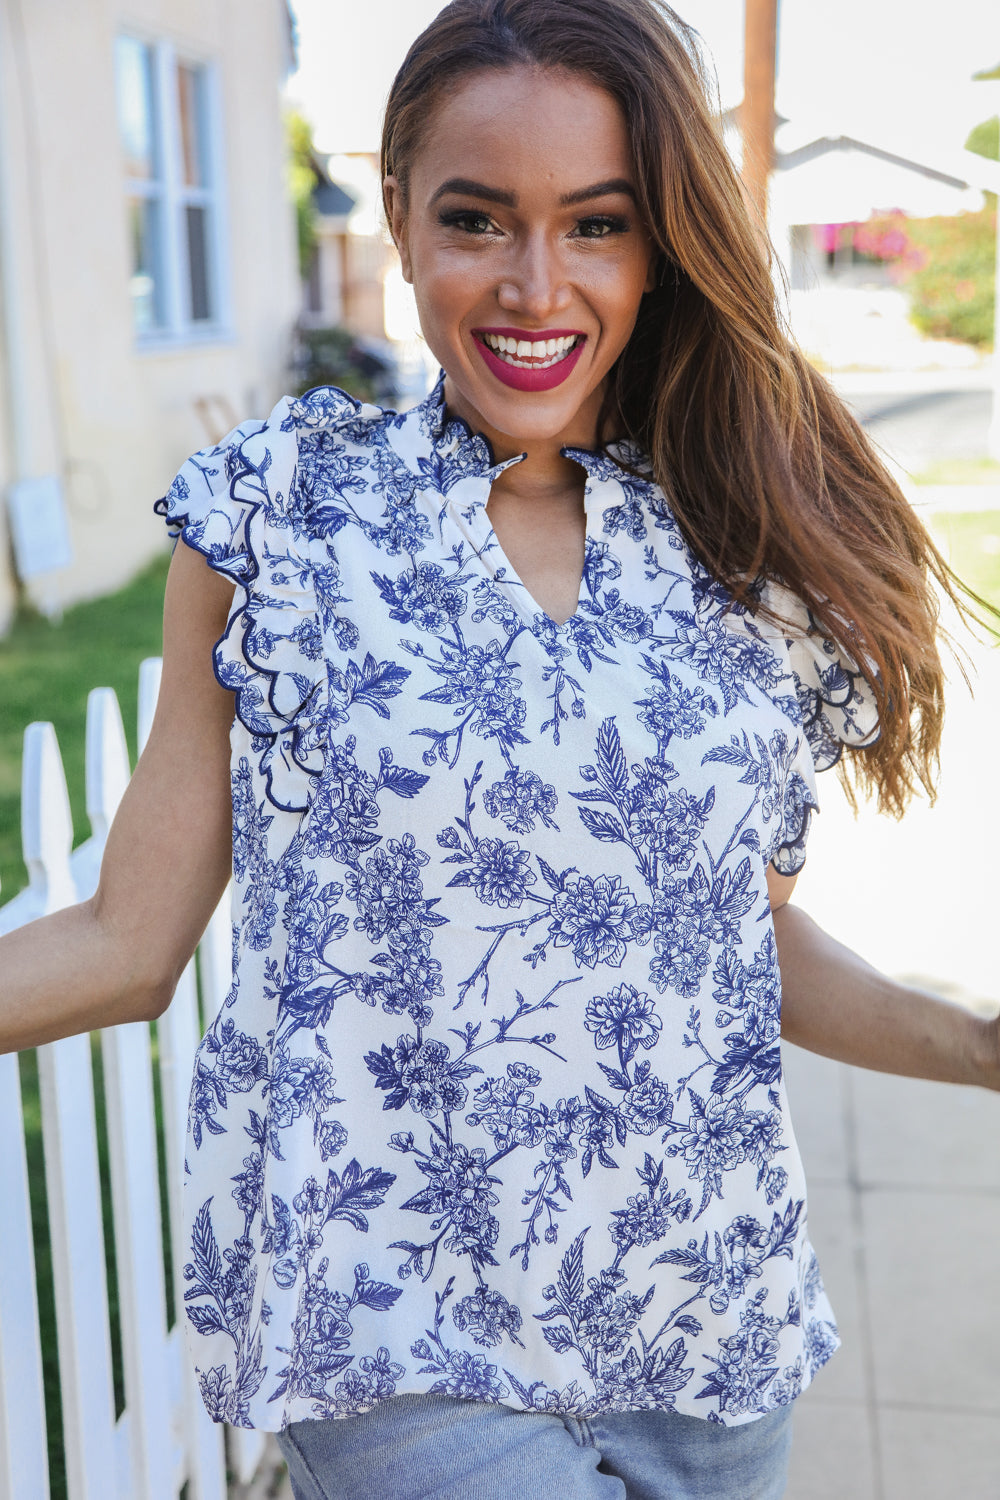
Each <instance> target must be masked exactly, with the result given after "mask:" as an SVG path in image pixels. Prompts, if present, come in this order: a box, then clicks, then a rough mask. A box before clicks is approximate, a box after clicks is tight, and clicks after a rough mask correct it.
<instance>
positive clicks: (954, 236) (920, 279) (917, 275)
mask: <svg viewBox="0 0 1000 1500" xmlns="http://www.w3.org/2000/svg"><path fill="white" fill-rule="evenodd" d="M996 223H997V212H996V208H995V206H994V207H992V208H984V209H982V210H980V212H979V213H975V214H955V215H954V216H952V217H949V218H938V219H911V220H910V221H909V223H908V224H907V226H906V228H907V239H908V241H909V247H908V250H907V254H906V256H905V257H904V281H905V282H906V283H907V284H908V286H909V291H910V298H911V301H910V317H911V319H912V320H913V322H914V323H915V324H916V326H917V327H918V328H919V329H920V331H921V332H922V333H926V334H929V335H930V336H931V337H932V338H942V339H961V340H962V342H963V343H967V344H975V345H977V346H978V347H980V348H988V347H990V346H991V345H992V342H993V303H994V296H995V285H994V283H995V280H996V270H995V266H996V248H995V247H996Z"/></svg>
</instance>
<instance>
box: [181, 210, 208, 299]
mask: <svg viewBox="0 0 1000 1500" xmlns="http://www.w3.org/2000/svg"><path fill="white" fill-rule="evenodd" d="M184 214H185V217H186V219H187V246H188V283H189V290H190V299H191V321H192V323H201V322H204V321H205V320H206V319H208V318H211V316H212V307H211V296H210V289H209V284H208V211H207V210H206V209H204V208H201V207H200V206H198V205H195V204H189V205H188V206H187V208H185V210H184Z"/></svg>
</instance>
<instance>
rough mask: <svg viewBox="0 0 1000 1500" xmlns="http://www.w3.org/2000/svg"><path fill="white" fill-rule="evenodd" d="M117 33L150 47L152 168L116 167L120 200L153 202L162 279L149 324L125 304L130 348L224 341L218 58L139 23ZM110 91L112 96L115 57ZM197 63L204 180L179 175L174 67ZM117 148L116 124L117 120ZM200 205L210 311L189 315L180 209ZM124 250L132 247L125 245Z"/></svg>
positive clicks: (226, 306)
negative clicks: (157, 312) (154, 318)
mask: <svg viewBox="0 0 1000 1500" xmlns="http://www.w3.org/2000/svg"><path fill="white" fill-rule="evenodd" d="M118 41H127V42H133V43H137V44H138V45H140V46H142V47H145V48H147V49H148V51H149V55H150V77H151V83H152V89H151V93H152V126H153V144H154V152H155V158H156V167H157V175H156V176H155V177H151V178H137V177H130V176H128V174H127V173H125V174H123V186H124V203H125V206H126V230H127V232H128V224H127V205H128V202H129V200H130V199H133V198H143V199H146V200H150V201H154V202H156V203H157V204H158V205H159V217H160V223H159V226H158V235H157V244H156V247H155V248H156V263H157V265H158V269H159V273H160V278H161V284H160V287H159V302H160V306H161V308H162V317H163V321H162V323H160V324H157V325H156V326H153V327H150V328H139V327H137V326H136V321H135V316H134V311H132V308H131V307H130V313H131V322H132V339H133V345H134V347H135V349H136V351H138V352H141V353H145V352H157V351H160V350H163V349H170V348H178V347H181V346H185V345H191V344H205V343H219V342H226V341H229V340H231V338H232V330H231V322H232V302H231V286H230V278H229V256H228V222H227V217H226V194H225V184H226V173H225V159H224V154H223V113H222V101H221V89H220V81H219V69H218V65H217V64H216V63H215V62H214V61H213V60H212V59H210V58H206V57H205V56H203V55H200V54H199V53H198V51H197V49H196V48H190V47H182V46H178V45H177V44H176V43H175V42H173V41H171V40H169V39H166V38H164V37H162V36H161V37H155V36H151V35H150V34H149V33H148V32H145V31H144V30H143V29H142V28H141V27H122V28H121V29H120V30H119V31H118V32H117V33H116V44H117V42H118ZM115 67H116V79H115V99H116V114H117V104H118V97H119V96H118V88H119V83H118V77H117V59H116V64H115ZM179 67H188V68H193V69H197V70H198V71H199V73H200V75H201V81H200V87H201V90H202V100H201V111H200V113H201V121H200V123H201V125H202V126H203V128H204V133H205V138H204V141H203V142H202V148H203V159H204V170H205V177H206V181H205V184H204V186H201V187H191V186H189V185H188V184H187V183H186V182H185V181H184V161H183V142H182V139H181V117H180V107H179V103H178V97H177V96H178V68H179ZM118 140H119V151H121V127H120V124H119V125H118ZM189 207H199V208H203V209H204V210H205V225H206V228H205V249H206V255H205V261H206V278H207V282H208V294H209V306H210V311H211V316H210V317H208V318H199V319H193V318H192V317H191V316H190V309H189V302H190V294H191V268H190V263H189V255H188V235H187V209H188V208H189ZM129 254H130V258H131V251H130V252H129Z"/></svg>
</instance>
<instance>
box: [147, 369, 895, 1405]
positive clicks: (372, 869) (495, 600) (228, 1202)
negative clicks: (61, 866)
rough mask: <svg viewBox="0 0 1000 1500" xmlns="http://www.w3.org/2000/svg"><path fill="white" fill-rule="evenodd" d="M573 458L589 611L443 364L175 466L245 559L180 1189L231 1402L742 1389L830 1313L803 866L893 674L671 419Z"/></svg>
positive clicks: (783, 1360)
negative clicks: (746, 579) (798, 594)
mask: <svg viewBox="0 0 1000 1500" xmlns="http://www.w3.org/2000/svg"><path fill="white" fill-rule="evenodd" d="M567 451H568V452H569V456H570V457H572V458H573V459H574V460H575V461H576V462H578V463H579V464H580V465H581V466H582V468H583V469H584V470H585V471H586V513H587V535H586V551H585V562H584V568H583V575H582V578H581V584H580V596H579V601H578V606H577V609H576V611H575V613H574V614H573V615H572V617H571V618H570V619H568V620H567V621H565V623H563V624H556V623H555V622H554V621H553V620H551V619H550V618H549V617H548V616H547V615H545V614H544V612H542V611H541V610H540V609H539V608H538V606H537V605H536V604H535V602H534V601H533V599H532V598H531V597H530V595H529V594H528V593H527V592H526V590H525V589H524V587H523V585H522V584H521V583H520V581H519V580H518V578H517V576H516V574H515V572H514V570H513V569H512V568H511V566H510V564H509V563H508V561H507V560H506V558H505V557H504V555H503V552H502V550H501V548H500V547H499V545H498V543H497V540H496V538H495V536H494V535H493V532H492V529H491V526H490V522H489V518H488V516H487V513H486V502H487V500H488V498H489V493H490V487H491V484H492V483H493V481H494V479H495V478H496V477H497V475H498V474H499V473H501V472H502V471H503V469H504V468H505V467H506V464H496V463H494V461H493V456H492V454H491V452H490V450H489V447H488V445H487V444H486V442H485V440H484V439H483V438H482V437H480V436H477V435H475V434H473V433H471V432H469V431H468V429H466V428H465V427H464V426H463V425H462V424H460V423H458V422H455V421H452V420H449V418H448V415H447V413H446V410H445V408H444V404H443V393H442V384H441V382H439V384H438V387H437V388H436V390H435V391H434V392H433V393H432V394H431V396H429V397H428V398H427V400H426V401H425V402H424V403H423V404H422V405H420V406H418V407H416V408H415V409H413V410H412V411H409V412H407V413H405V414H403V415H397V414H395V413H393V412H384V411H381V410H379V409H378V408H375V407H372V406H364V405H360V404H359V403H357V402H355V401H354V400H352V399H351V398H350V397H348V396H345V395H344V394H343V393H342V392H340V391H336V390H332V389H321V390H317V391H313V392H310V393H309V394H308V395H307V396H304V397H302V398H301V399H299V400H294V401H290V400H285V401H282V402H281V403H279V405H278V406H277V407H276V408H275V410H274V412H273V413H272V415H271V417H270V418H269V419H268V420H267V421H266V422H260V421H257V422H249V423H246V424H244V425H243V426H241V427H239V428H237V429H236V430H235V431H234V432H233V433H232V434H231V435H230V436H229V437H228V438H227V439H226V440H225V441H224V442H223V443H222V444H221V445H219V446H218V447H216V448H212V449H208V450H206V451H204V452H201V453H198V454H196V455H195V456H194V457H193V458H191V459H190V460H189V461H188V462H187V463H186V464H185V465H184V467H183V469H182V470H181V472H180V474H179V475H178V476H177V478H176V479H175V481H174V483H173V485H172V486H171V489H170V492H169V494H168V495H167V496H166V497H165V499H164V500H162V501H160V502H158V507H157V508H158V510H159V511H160V512H161V514H163V515H164V516H165V517H166V518H167V519H168V520H169V521H170V523H171V524H172V526H173V529H174V531H175V532H179V533H180V535H182V536H183V538H184V540H185V542H186V543H188V544H189V545H190V546H192V547H194V548H196V549H197V550H198V551H199V552H201V553H203V554H204V556H205V557H206V558H207V559H208V561H209V563H210V564H211V566H212V567H213V568H215V569H216V570H217V571H218V572H220V573H222V574H224V575H225V576H226V577H228V578H230V579H232V580H233V581H234V583H235V584H236V585H237V588H236V592H235V598H234V603H233V607H232V610H231V614H230V620H229V627H228V629H227V632H226V634H225V636H224V638H223V639H222V640H221V641H220V642H219V643H218V645H217V647H216V651H215V667H216V672H217V675H218V677H219V680H220V682H222V683H223V684H224V685H225V686H226V687H227V688H229V689H231V690H232V692H233V693H234V695H235V714H236V717H235V722H234V725H233V735H232V745H233V757H232V798H233V875H234V879H233V897H232V900H233V922H234V928H233V943H234V949H233V952H234V962H233V986H232V989H231V991H230V993H229V995H228V996H227V998H226V1000H225V1002H224V1004H223V1006H222V1008H221V1010H220V1013H219V1015H218V1016H217V1017H216V1019H215V1020H214V1021H213V1022H212V1024H211V1025H210V1026H209V1029H208V1031H207V1033H206V1035H205V1037H204V1038H203V1040H202V1042H201V1044H200V1047H199V1049H198V1053H197V1058H196V1064H195V1072H194V1078H193V1081H192V1087H191V1096H190V1111H189V1133H188V1151H187V1178H186V1184H185V1200H186V1204H187V1227H186V1234H187V1244H188V1246H189V1251H188V1254H189V1257H190V1258H189V1260H188V1262H187V1264H186V1265H185V1268H184V1274H185V1277H186V1279H187V1291H186V1294H185V1295H186V1304H187V1305H186V1326H187V1331H188V1336H189V1341H190V1347H191V1350H192V1352H193V1355H194V1360H195V1364H196V1367H197V1371H198V1378H199V1381H200V1385H201V1391H202V1395H203V1398H204V1401H205V1405H206V1407H207V1409H208V1411H209V1412H210V1414H211V1415H212V1417H213V1418H215V1419H216V1420H218V1421H228V1422H231V1423H234V1424H236V1425H238V1426H244V1427H257V1428H264V1429H270V1430H277V1429H280V1428H281V1427H283V1426H285V1425H286V1424H287V1423H289V1422H291V1421H298V1420H302V1419H308V1418H323V1417H336V1416H343V1415H348V1414H351V1413H355V1412H360V1411H363V1410H365V1409H366V1408H368V1407H370V1406H372V1405H373V1404H375V1403H376V1402H378V1401H381V1400H383V1399H385V1398H386V1397H388V1396H391V1395H394V1394H397V1393H400V1392H404V1391H438V1392H445V1393H448V1394H450V1395H453V1396H457V1397H462V1398H468V1399H475V1400H480V1401H496V1402H503V1403H506V1404H507V1405H510V1406H513V1407H517V1408H523V1409H525V1410H537V1411H549V1412H565V1413H570V1414H573V1415H576V1416H581V1415H587V1414H595V1413H598V1412H602V1411H622V1410H634V1409H643V1408H654V1409H661V1410H677V1411H681V1412H687V1413H692V1414H695V1415H700V1416H702V1417H705V1418H707V1419H709V1420H711V1421H716V1422H722V1423H739V1422H745V1421H750V1420H752V1419H753V1418H755V1417H757V1416H759V1415H761V1414H762V1413H764V1412H766V1411H768V1410H771V1409H773V1408H774V1407H775V1406H778V1405H782V1404H784V1403H787V1402H789V1401H791V1400H792V1399H794V1397H795V1396H796V1395H797V1394H798V1392H799V1391H800V1390H801V1389H802V1388H803V1387H804V1386H805V1385H806V1384H807V1383H808V1382H809V1380H810V1378H811V1377H812V1375H813V1373H814V1372H815V1370H816V1369H817V1368H818V1367H819V1366H820V1365H822V1364H823V1363H824V1362H825V1361H826V1360H827V1359H828V1358H829V1356H830V1355H831V1353H832V1352H833V1350H834V1349H835V1348H836V1345H837V1336H836V1331H835V1328H834V1323H833V1317H832V1314H831V1311H830V1308H829V1305H828V1303H827V1300H826V1297H825V1294H824V1292H823V1287H822V1283H821V1280H820V1277H819V1272H818V1269H817V1267H816V1262H815V1257H814V1256H813V1254H812V1251H811V1249H810V1247H809V1243H808V1240H807V1238H806V1213H805V1192H804V1183H803V1177H802V1169H801V1164H800V1161H799V1156H798V1152H797V1150H796V1146H795V1141H794V1138H793V1135H792V1132H791V1126H790V1123H789V1119H788V1114H787V1108H786V1099H785V1091H784V1086H783V1082H782V1074H781V1056H780V1051H779V1027H780V1007H781V993H780V981H779V975H778V967H777V959H776V952H775V945H774V937H773V932H772V927H771V921H770V911H769V907H768V901H767V895H766V887H765V872H766V868H767V865H768V862H769V861H773V863H774V864H775V866H776V867H777V868H778V869H779V870H780V871H783V872H785V873H791V872H794V871H795V870H797V869H798V868H799V867H800V865H801V864H802V861H803V858H804V848H805V840H806V834H807V830H808V824H809V819H810V817H811V814H812V812H813V810H814V809H815V807H816V795H815V779H814V772H815V769H816V768H817V767H818V768H823V767H825V766H828V765H831V764H833V762H834V761H835V760H836V759H837V757H838V755H839V753H840V750H841V747H842V745H843V744H844V743H845V742H846V743H848V744H863V743H866V742H867V741H869V740H870V739H871V738H873V737H874V736H875V735H876V734H877V732H878V726H877V722H876V716H875V712H874V707H873V703H872V699H871V695H870V692H869V690H868V689H867V688H866V686H865V684H864V681H863V679H862V678H861V677H860V675H859V674H858V672H857V670H856V668H855V666H854V664H853V663H852V662H850V661H848V660H846V659H845V658H844V657H843V656H842V654H841V653H840V652H839V651H838V650H837V649H836V648H835V647H834V646H833V645H832V644H831V643H830V642H829V641H827V640H824V639H823V637H822V635H821V634H820V633H819V632H818V631H817V630H816V628H815V625H814V622H813V621H812V619H811V618H810V616H809V613H808V611H807V610H806V609H805V607H804V606H803V605H802V603H801V602H800V601H799V600H797V599H796V598H794V597H793V596H792V595H791V594H789V593H788V592H787V591H785V590H782V589H781V588H779V587H778V586H777V585H774V584H767V585H764V586H763V588H764V590H766V595H765V594H764V593H761V595H760V596H761V597H766V600H767V602H768V603H770V604H771V605H772V606H773V607H774V608H775V609H776V610H777V611H778V613H779V614H780V616H781V618H782V621H783V622H784V623H783V624H782V625H775V624H772V623H767V622H766V621H765V620H764V619H763V617H761V616H760V615H755V614H754V613H752V612H750V611H748V610H747V609H744V608H741V607H739V606H737V605H736V604H735V603H734V601H733V600H732V598H731V597H730V596H729V595H728V594H727V593H726V591H725V590H724V589H722V588H721V587H720V586H719V585H718V583H716V582H715V581H714V580H713V579H712V578H711V577H710V576H709V575H708V574H707V573H706V572H705V570H704V569H703V568H702V566H701V565H700V564H699V563H698V562H697V560H696V559H695V558H694V557H693V556H692V555H691V553H690V551H689V550H688V548H687V547H686V545H685V543H684V541H683V538H682V536H681V534H680V532H679V531H678V529H677V527H676V525H675V523H674V520H673V518H672V516H671V513H670V510H669V508H668V506H667V504H666V502H665V500H664V497H663V494H662V492H661V491H660V490H658V489H657V488H656V486H655V485H654V484H652V483H651V482H649V481H648V480H645V479H643V478H642V477H641V456H640V455H638V454H636V453H635V452H633V451H631V450H629V449H627V448H625V447H619V448H617V449H612V450H611V451H610V452H608V453H602V454H596V453H590V452H584V451H578V450H567ZM517 461H518V460H517V459H513V460H509V461H508V462H517Z"/></svg>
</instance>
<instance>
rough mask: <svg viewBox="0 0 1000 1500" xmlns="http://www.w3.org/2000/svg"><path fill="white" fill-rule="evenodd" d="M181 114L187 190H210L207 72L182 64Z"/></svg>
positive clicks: (179, 72) (179, 73)
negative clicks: (206, 158)
mask: <svg viewBox="0 0 1000 1500" xmlns="http://www.w3.org/2000/svg"><path fill="white" fill-rule="evenodd" d="M177 113H178V117H179V119H180V126H181V161H182V165H183V170H184V186H185V187H206V186H207V183H208V171H207V168H206V163H205V134H206V132H205V70H204V68H192V67H189V66H187V65H185V64H180V65H179V66H178V69H177Z"/></svg>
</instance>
